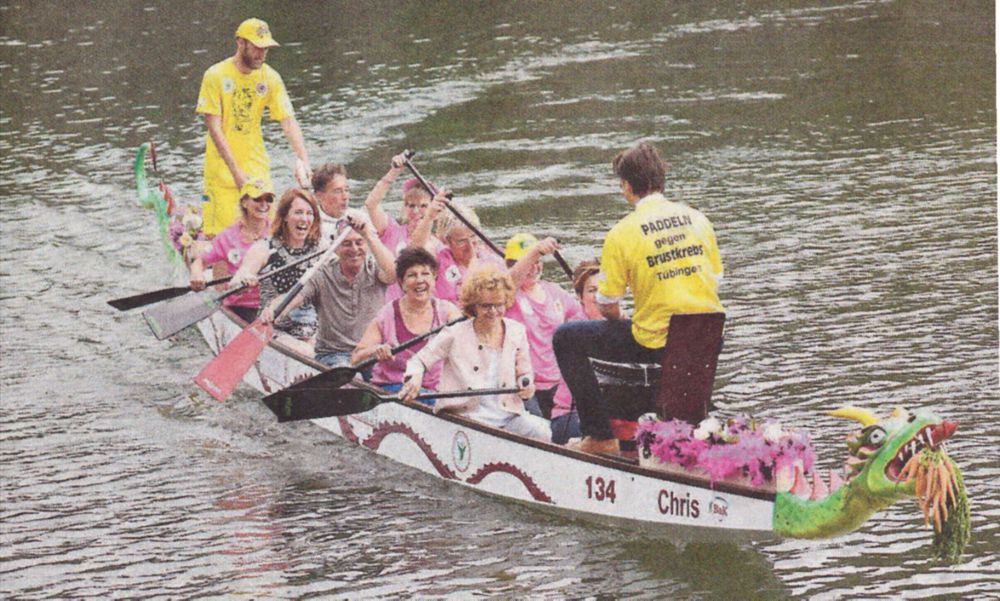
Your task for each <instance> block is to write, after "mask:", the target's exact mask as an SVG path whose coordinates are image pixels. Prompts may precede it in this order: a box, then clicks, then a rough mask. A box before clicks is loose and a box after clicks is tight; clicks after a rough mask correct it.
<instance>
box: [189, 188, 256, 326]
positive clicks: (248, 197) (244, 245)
mask: <svg viewBox="0 0 1000 601" xmlns="http://www.w3.org/2000/svg"><path fill="white" fill-rule="evenodd" d="M272 202H274V194H273V193H271V192H264V191H262V190H261V189H260V188H258V187H257V186H256V185H255V184H246V185H244V186H243V188H241V189H240V218H239V219H238V220H237V221H236V223H234V224H232V225H231V226H229V227H227V228H226V229H224V230H222V231H221V232H219V233H218V235H216V236H215V237H214V238H212V246H211V247H210V248H209V249H208V250H207V251H205V252H204V253H202V254H201V255H199V256H198V257H197V258H195V260H194V261H192V262H191V281H190V286H191V289H192V290H196V291H197V290H204V289H205V266H207V265H214V266H215V270H217V273H216V276H217V277H222V276H223V275H225V274H228V275H232V274H234V273H236V272H237V270H238V269H239V267H240V264H241V263H242V262H243V260H244V257H245V256H246V254H247V252H248V251H249V250H250V248H251V247H252V245H253V244H254V243H255V242H257V241H258V240H261V239H262V238H263V237H264V236H265V235H266V234H267V227H268V217H269V215H270V212H271V203H272ZM223 267H224V269H223ZM233 285H234V284H232V283H230V286H233ZM222 304H223V305H224V306H226V307H229V308H230V309H232V310H233V311H234V312H235V313H236V314H237V315H239V316H240V317H241V318H242V319H243V320H244V321H248V322H249V321H253V319H254V316H255V315H256V314H257V308H258V307H259V306H260V295H259V293H258V291H257V288H256V286H252V287H250V288H247V289H246V290H244V291H243V292H239V293H237V294H233V295H231V296H227V297H226V298H225V299H223V301H222Z"/></svg>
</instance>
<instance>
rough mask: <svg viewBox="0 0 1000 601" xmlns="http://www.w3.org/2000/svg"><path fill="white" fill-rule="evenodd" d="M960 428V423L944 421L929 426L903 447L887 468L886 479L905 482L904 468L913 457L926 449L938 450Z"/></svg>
mask: <svg viewBox="0 0 1000 601" xmlns="http://www.w3.org/2000/svg"><path fill="white" fill-rule="evenodd" d="M957 428H958V423H956V422H949V421H943V422H941V423H938V424H928V425H926V426H924V427H922V428H920V429H919V430H917V432H916V433H915V434H914V435H913V436H912V437H910V440H909V442H907V443H905V444H903V445H901V446H900V447H899V450H898V451H896V454H895V455H894V456H893V457H892V459H891V460H889V462H888V464H887V465H886V466H885V477H886V478H888V479H889V480H891V481H893V482H904V481H905V480H906V479H905V478H901V477H900V473H901V472H902V471H903V466H905V465H906V462H908V461H909V460H910V458H911V457H913V456H915V455H917V454H918V453H920V451H922V450H924V449H925V448H930V449H937V448H938V447H939V446H940V445H941V444H942V443H943V442H944V441H945V440H947V439H948V438H950V437H951V435H952V434H954V433H955V430H956V429H957Z"/></svg>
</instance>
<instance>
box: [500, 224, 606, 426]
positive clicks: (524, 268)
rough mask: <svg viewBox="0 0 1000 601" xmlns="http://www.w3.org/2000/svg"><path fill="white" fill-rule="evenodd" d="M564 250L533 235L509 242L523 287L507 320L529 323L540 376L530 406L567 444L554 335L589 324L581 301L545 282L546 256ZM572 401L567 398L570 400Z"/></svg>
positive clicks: (511, 261)
mask: <svg viewBox="0 0 1000 601" xmlns="http://www.w3.org/2000/svg"><path fill="white" fill-rule="evenodd" d="M558 249H559V244H558V243H557V242H556V240H555V238H545V239H544V240H542V241H541V242H539V241H538V240H537V239H536V238H535V237H534V236H532V235H531V234H524V233H522V234H517V235H515V236H514V237H512V238H511V239H510V241H508V242H507V247H506V249H505V252H504V258H505V259H506V260H507V265H508V267H509V269H510V276H511V278H512V279H513V280H514V283H515V284H516V285H517V286H518V290H517V296H516V297H515V298H514V304H513V306H511V308H510V309H508V310H507V317H509V318H510V319H513V320H515V321H518V322H520V323H522V324H524V327H525V329H526V330H527V332H528V342H529V343H530V345H531V366H532V368H534V371H535V385H536V386H537V388H538V391H537V392H536V393H535V397H534V399H532V401H529V402H528V404H527V405H528V410H529V411H532V412H537V414H538V415H541V416H543V417H549V416H551V417H552V435H553V438H552V441H553V442H555V443H558V444H563V443H565V442H566V440H568V439H569V438H570V436H569V434H570V433H571V432H572V428H570V427H569V421H568V420H571V417H567V416H568V414H569V413H570V407H569V404H568V403H567V405H566V406H561V405H556V403H555V396H556V391H557V390H558V388H559V386H560V384H562V386H565V384H564V383H563V381H562V374H561V373H559V365H558V364H557V363H556V355H555V352H554V351H553V350H552V333H553V332H555V330H556V328H558V327H559V326H561V325H562V324H564V323H566V322H567V321H573V320H576V319H586V315H584V312H583V308H582V307H581V306H580V302H579V301H578V300H577V299H576V298H575V297H574V296H573V295H572V294H571V293H570V292H567V291H566V290H563V289H562V288H561V287H560V286H558V285H556V284H553V283H552V282H546V281H544V280H542V279H541V273H542V263H541V260H542V257H544V256H546V255H550V254H552V253H553V252H555V251H556V250H558ZM566 400H568V399H566Z"/></svg>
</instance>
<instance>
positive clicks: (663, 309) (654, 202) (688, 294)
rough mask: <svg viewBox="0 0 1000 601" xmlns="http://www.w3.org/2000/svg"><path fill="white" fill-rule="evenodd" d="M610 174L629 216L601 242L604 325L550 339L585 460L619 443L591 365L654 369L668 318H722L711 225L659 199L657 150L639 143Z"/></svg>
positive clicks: (583, 326) (572, 325) (661, 170)
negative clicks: (628, 308) (630, 310)
mask: <svg viewBox="0 0 1000 601" xmlns="http://www.w3.org/2000/svg"><path fill="white" fill-rule="evenodd" d="M612 167H613V168H614V172H615V175H617V176H618V178H619V179H620V180H621V190H622V195H623V196H624V197H625V200H626V201H627V202H628V203H629V205H630V206H631V207H632V208H633V211H632V212H631V213H629V215H627V216H626V217H625V218H623V219H622V220H621V221H619V222H618V223H617V224H615V226H614V227H613V228H611V231H609V232H608V234H607V236H605V238H604V248H603V250H602V251H601V273H600V275H599V277H598V285H597V303H598V307H599V309H600V311H601V314H602V315H603V316H604V318H605V319H606V321H575V322H569V323H566V324H563V325H562V326H560V327H559V329H557V330H556V332H555V334H554V336H553V338H552V346H553V348H554V350H555V353H556V360H557V361H558V363H559V370H560V372H561V373H562V376H563V379H564V380H565V382H566V384H567V386H568V387H569V390H570V393H571V394H572V395H573V400H574V402H575V403H576V406H577V410H578V412H579V415H580V431H581V432H582V433H583V438H582V439H579V440H576V441H571V442H570V443H569V445H568V446H570V447H571V448H575V449H578V450H581V451H585V452H591V453H617V452H618V441H617V440H615V439H614V437H613V435H612V433H611V427H610V425H609V423H608V408H607V407H606V406H605V405H604V403H603V402H602V400H601V391H600V388H599V387H598V383H597V378H596V376H595V375H594V370H593V368H592V367H591V365H590V360H589V359H590V358H591V357H593V358H595V359H600V360H603V361H613V362H619V363H659V360H660V354H661V353H662V351H663V347H664V345H665V344H666V340H667V324H668V322H669V321H670V316H671V315H673V314H675V313H715V312H722V311H723V308H722V304H721V303H720V302H719V296H718V293H717V289H718V281H719V279H720V278H721V277H722V261H721V260H720V259H719V250H718V247H717V245H716V242H715V232H714V231H713V229H712V224H711V223H709V221H708V219H706V218H705V216H704V215H702V214H701V213H699V212H698V211H697V210H695V209H693V208H691V207H689V206H687V205H684V204H680V203H677V202H672V201H669V200H667V199H666V198H665V197H664V196H663V186H664V180H665V177H666V164H664V162H663V160H662V159H660V155H659V153H657V151H656V149H655V148H654V147H653V146H652V145H650V144H647V143H645V142H643V143H639V144H637V145H636V146H633V147H632V148H629V149H627V150H624V151H622V152H620V153H618V156H616V157H615V159H614V161H613V162H612ZM626 289H628V290H631V291H632V298H633V301H634V304H635V311H634V314H633V316H632V319H628V318H626V317H625V316H624V315H623V314H622V312H621V309H620V307H619V301H620V300H621V299H622V298H623V297H624V296H625V291H626Z"/></svg>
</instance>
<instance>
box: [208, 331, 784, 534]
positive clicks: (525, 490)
mask: <svg viewBox="0 0 1000 601" xmlns="http://www.w3.org/2000/svg"><path fill="white" fill-rule="evenodd" d="M227 315H228V314H227V313H225V312H218V313H216V314H215V315H213V316H212V317H211V318H210V319H207V320H205V321H203V322H201V323H200V324H199V326H198V327H199V329H200V330H201V332H202V334H203V335H204V337H205V339H206V340H207V342H208V344H209V346H210V347H211V348H212V351H213V352H214V353H218V352H219V349H220V347H221V346H222V345H225V343H226V342H228V341H229V340H231V339H232V338H233V337H234V336H235V335H236V334H237V333H238V332H239V327H238V326H237V324H236V323H235V322H234V321H233V320H232V319H231V318H230V317H228V316H227ZM319 368H320V366H319V365H318V364H316V363H314V362H312V361H310V360H306V359H303V358H302V357H301V356H299V355H295V354H294V353H291V352H290V351H287V350H285V349H284V348H283V347H281V346H280V344H275V345H271V346H268V347H267V348H266V349H265V351H264V353H263V354H262V355H261V357H260V359H259V361H258V362H257V364H256V365H255V367H254V368H253V369H251V370H250V371H249V372H247V374H246V376H244V381H245V382H246V383H247V384H248V385H250V386H252V387H254V388H255V389H257V390H259V391H261V392H264V393H270V392H274V391H276V390H279V389H281V388H283V387H285V386H288V385H289V384H291V383H293V382H295V381H297V380H300V379H302V378H304V377H307V376H310V375H313V374H315V373H318V371H319ZM312 421H313V423H315V424H316V425H317V426H319V427H321V428H323V429H324V430H327V431H329V432H331V433H333V434H335V435H337V436H340V437H341V438H344V439H345V440H347V441H349V442H351V443H354V444H357V445H359V446H362V447H364V448H366V449H368V450H370V451H373V452H375V453H378V454H379V455H383V456H385V457H388V458H390V459H392V460H394V461H397V462H399V463H402V464H404V465H407V466H410V467H413V468H416V469H418V470H420V471H423V472H425V473H427V474H430V475H431V476H435V477H438V478H440V479H442V480H447V481H450V482H454V483H457V484H461V485H463V486H467V487H469V488H472V489H474V490H477V491H480V492H484V493H487V494H492V495H496V496H499V497H504V498H508V499H514V500H517V501H521V502H525V503H529V504H535V505H539V506H543V507H546V508H551V509H557V510H566V511H570V512H579V513H582V514H589V515H591V516H594V517H599V518H605V519H607V518H610V519H613V520H615V521H618V520H626V521H630V522H635V523H638V524H640V525H652V524H662V525H669V526H675V527H680V529H681V530H683V529H685V528H684V527H694V528H696V529H697V530H699V531H701V532H704V530H705V529H708V530H710V531H716V532H725V533H726V535H727V536H731V535H732V534H734V531H739V532H742V533H745V534H746V535H749V536H753V537H759V536H762V535H765V534H769V533H771V532H772V513H773V507H774V503H773V498H774V497H773V493H768V492H766V491H760V490H755V489H752V488H749V487H744V486H739V485H731V484H726V483H720V484H718V485H716V486H715V487H714V488H713V487H712V486H710V484H709V483H708V482H707V481H705V480H703V479H699V478H696V477H693V476H685V475H683V474H680V475H678V474H668V473H665V472H661V471H658V470H651V469H646V468H643V467H639V466H637V465H634V464H632V463H629V462H626V461H619V460H615V459H613V458H604V457H597V456H593V455H587V454H582V453H577V452H573V451H568V450H566V449H565V448H563V447H561V446H558V445H554V444H550V443H542V442H538V441H525V439H523V438H521V437H518V436H515V435H512V434H509V433H507V432H503V431H500V430H497V429H495V428H491V427H489V426H485V425H483V424H479V423H476V422H472V421H470V420H466V419H464V418H461V417H457V416H452V415H442V416H435V415H434V414H433V413H431V412H430V411H429V410H428V409H425V408H424V407H423V406H419V407H417V406H411V405H404V404H400V403H391V402H390V403H383V404H380V405H378V406H376V407H375V408H374V409H372V410H370V411H367V412H365V413H361V414H357V415H351V416H345V417H335V418H323V419H316V420H312ZM676 530H677V529H674V528H672V529H670V531H671V533H674V532H675V531H676Z"/></svg>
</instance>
